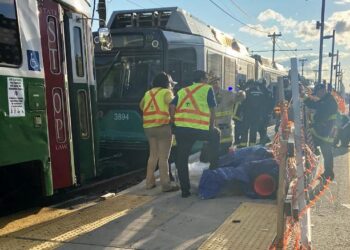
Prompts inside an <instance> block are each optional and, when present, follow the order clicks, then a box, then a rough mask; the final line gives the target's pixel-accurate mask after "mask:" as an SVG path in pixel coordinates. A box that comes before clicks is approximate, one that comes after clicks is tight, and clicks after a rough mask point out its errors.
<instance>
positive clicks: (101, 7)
mask: <svg viewBox="0 0 350 250" xmlns="http://www.w3.org/2000/svg"><path fill="white" fill-rule="evenodd" d="M97 12H98V15H99V19H100V22H99V26H100V28H101V27H106V19H107V18H106V0H99V1H98V4H97Z"/></svg>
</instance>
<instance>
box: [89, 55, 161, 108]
mask: <svg viewBox="0 0 350 250" xmlns="http://www.w3.org/2000/svg"><path fill="white" fill-rule="evenodd" d="M113 61H114V62H113ZM112 62H113V65H111V63H112ZM96 70H97V71H96V72H97V85H98V93H99V101H107V102H109V101H110V102H115V101H123V102H138V101H139V100H141V98H142V97H143V95H144V93H145V91H146V90H147V89H148V86H149V85H150V82H151V81H152V79H153V78H154V76H155V75H156V74H157V73H158V72H160V71H161V60H160V56H159V55H144V56H120V57H118V58H117V60H115V59H114V58H113V57H107V58H106V57H96Z"/></svg>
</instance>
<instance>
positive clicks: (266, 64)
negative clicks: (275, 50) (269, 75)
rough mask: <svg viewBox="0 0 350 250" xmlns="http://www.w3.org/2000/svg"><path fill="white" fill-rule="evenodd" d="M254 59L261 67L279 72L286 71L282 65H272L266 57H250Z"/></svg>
mask: <svg viewBox="0 0 350 250" xmlns="http://www.w3.org/2000/svg"><path fill="white" fill-rule="evenodd" d="M252 57H253V58H254V59H256V60H257V61H258V62H259V63H260V64H261V65H262V66H263V67H268V68H273V69H276V70H280V71H286V69H285V68H284V67H283V65H281V64H279V63H276V62H275V64H274V65H273V64H272V61H271V60H270V59H268V58H266V57H262V56H261V55H252Z"/></svg>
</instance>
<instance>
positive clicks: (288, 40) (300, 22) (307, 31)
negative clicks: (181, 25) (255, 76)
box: [94, 0, 350, 90]
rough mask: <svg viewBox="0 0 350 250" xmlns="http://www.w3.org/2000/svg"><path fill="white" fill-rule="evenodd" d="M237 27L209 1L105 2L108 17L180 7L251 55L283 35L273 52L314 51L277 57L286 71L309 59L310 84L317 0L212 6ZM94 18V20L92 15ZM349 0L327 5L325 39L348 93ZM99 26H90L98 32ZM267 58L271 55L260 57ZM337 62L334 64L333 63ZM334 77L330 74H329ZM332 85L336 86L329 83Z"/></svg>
mask: <svg viewBox="0 0 350 250" xmlns="http://www.w3.org/2000/svg"><path fill="white" fill-rule="evenodd" d="M212 1H213V2H215V3H216V4H217V5H219V6H221V7H222V8H223V9H225V10H226V11H227V12H229V13H230V14H231V15H232V16H234V17H235V18H237V19H239V20H240V21H241V22H244V23H246V24H248V25H249V26H250V27H254V28H256V29H258V30H260V31H264V32H266V33H264V32H258V31H256V30H254V29H251V28H249V27H247V26H244V25H242V24H240V23H239V22H237V21H235V20H233V19H232V18H231V17H229V16H228V15H226V14H225V13H223V12H222V11H221V10H220V9H218V8H217V7H216V6H215V5H214V4H213V3H211V2H210V0H142V1H141V0H107V17H108V18H109V16H110V14H111V13H112V11H114V10H124V9H140V8H157V7H169V6H178V7H180V8H183V9H185V10H186V11H188V12H190V13H191V14H192V15H194V16H196V17H198V18H199V19H201V20H202V21H204V22H205V23H207V24H210V25H212V26H215V27H217V28H218V29H220V30H222V31H224V32H226V33H229V34H231V35H232V36H233V37H234V38H236V39H237V40H239V41H241V42H242V43H243V44H244V45H245V46H247V47H248V48H249V49H250V50H269V49H271V48H272V42H271V39H270V38H268V37H267V33H269V32H270V33H271V32H274V31H276V32H281V33H282V37H281V38H279V39H278V40H277V46H276V49H296V48H297V49H310V48H312V51H298V52H276V61H277V62H279V63H281V64H283V65H284V66H286V67H287V68H289V67H290V57H295V56H297V57H298V58H307V59H308V61H307V62H306V63H305V67H304V70H305V72H304V75H306V76H307V77H308V78H311V79H314V78H315V74H314V72H313V71H312V70H314V69H318V53H319V30H316V29H315V26H316V21H317V20H320V19H321V3H322V1H321V0H212ZM95 15H96V16H98V14H97V13H96V14H95ZM349 16H350V0H326V11H325V22H326V25H325V35H331V34H332V30H333V29H336V35H335V37H336V44H335V51H336V50H337V49H338V50H339V54H340V61H341V66H342V69H343V71H344V78H343V82H344V84H345V87H346V88H347V89H348V90H350V86H349V83H350V72H349V71H350V67H349V66H350V18H349ZM96 27H97V22H95V24H94V28H95V29H96ZM331 44H332V40H331V39H329V40H324V54H325V57H324V58H323V70H324V71H323V72H322V74H323V77H322V78H324V79H326V80H327V81H329V69H330V57H328V56H327V55H326V54H328V53H329V52H330V51H331ZM260 54H261V55H263V56H264V57H268V58H271V52H267V53H260ZM334 60H335V58H334ZM333 74H334V73H333ZM333 81H334V80H333Z"/></svg>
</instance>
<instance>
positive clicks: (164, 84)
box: [140, 72, 179, 192]
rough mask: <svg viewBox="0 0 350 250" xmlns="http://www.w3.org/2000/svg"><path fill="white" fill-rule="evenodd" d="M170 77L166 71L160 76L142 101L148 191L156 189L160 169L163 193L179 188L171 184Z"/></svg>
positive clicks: (171, 96) (155, 79) (171, 97)
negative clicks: (157, 169)
mask: <svg viewBox="0 0 350 250" xmlns="http://www.w3.org/2000/svg"><path fill="white" fill-rule="evenodd" d="M170 83H171V77H170V76H169V75H167V74H166V73H165V72H162V73H160V74H158V75H157V76H156V77H155V78H154V81H153V88H152V89H151V90H149V91H147V92H146V93H145V95H144V97H143V98H142V100H141V102H140V108H141V110H142V111H143V127H144V130H145V134H146V136H147V138H148V142H149V151H150V152H149V158H148V162H147V175H146V188H147V189H151V188H154V187H155V186H156V182H155V176H154V171H155V169H156V167H157V164H158V166H159V174H160V183H161V186H162V191H163V192H169V191H176V190H178V189H179V188H178V187H177V186H176V185H174V184H172V183H171V182H170V178H169V173H168V169H169V166H168V158H169V154H170V147H171V141H172V133H171V127H170V124H169V123H170V114H169V103H170V102H171V101H172V99H173V95H172V92H171V89H170Z"/></svg>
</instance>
